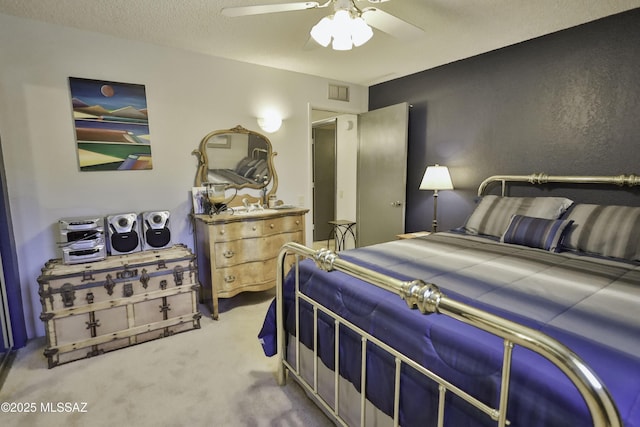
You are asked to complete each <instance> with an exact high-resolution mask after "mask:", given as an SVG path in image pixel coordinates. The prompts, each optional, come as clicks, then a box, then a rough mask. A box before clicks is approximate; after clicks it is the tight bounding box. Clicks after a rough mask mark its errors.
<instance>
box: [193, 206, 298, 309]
mask: <svg viewBox="0 0 640 427" xmlns="http://www.w3.org/2000/svg"><path fill="white" fill-rule="evenodd" d="M307 212H308V209H299V208H293V209H282V210H267V211H264V212H261V211H257V212H251V213H249V214H235V215H232V214H229V213H222V214H219V215H194V218H195V230H196V239H195V240H196V252H197V263H198V274H199V278H200V284H201V285H202V297H203V301H206V302H208V301H211V306H212V307H211V308H212V310H211V313H212V316H213V318H214V319H217V318H218V298H230V297H232V296H234V295H237V294H239V293H240V292H246V291H263V290H266V289H270V288H272V287H274V286H275V284H276V268H277V257H278V252H279V251H280V248H281V247H282V245H284V244H285V243H288V242H297V243H301V244H305V218H304V216H305V214H306V213H307Z"/></svg>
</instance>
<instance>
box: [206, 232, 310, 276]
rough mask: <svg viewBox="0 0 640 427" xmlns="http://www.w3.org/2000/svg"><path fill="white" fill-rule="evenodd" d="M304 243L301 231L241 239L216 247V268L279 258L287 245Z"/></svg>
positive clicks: (220, 243)
mask: <svg viewBox="0 0 640 427" xmlns="http://www.w3.org/2000/svg"><path fill="white" fill-rule="evenodd" d="M302 241H303V235H302V232H301V231H298V232H294V233H282V234H278V235H274V236H269V237H260V238H257V239H240V240H233V241H230V242H219V243H216V244H215V245H214V252H215V260H216V264H215V265H216V268H222V267H230V266H232V265H237V264H243V263H246V262H249V261H264V260H268V259H273V258H276V257H277V256H278V252H280V248H281V247H282V245H284V244H285V243H289V242H297V243H301V242H302Z"/></svg>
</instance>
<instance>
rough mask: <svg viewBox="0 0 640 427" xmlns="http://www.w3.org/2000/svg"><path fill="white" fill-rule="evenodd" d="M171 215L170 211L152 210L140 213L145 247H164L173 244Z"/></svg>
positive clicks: (146, 248)
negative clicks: (170, 225) (170, 224)
mask: <svg viewBox="0 0 640 427" xmlns="http://www.w3.org/2000/svg"><path fill="white" fill-rule="evenodd" d="M169 216H170V214H169V211H150V212H142V213H141V214H140V222H141V223H142V230H143V233H142V238H143V245H144V246H143V247H144V249H145V250H148V249H162V248H167V247H169V246H171V229H170V227H169Z"/></svg>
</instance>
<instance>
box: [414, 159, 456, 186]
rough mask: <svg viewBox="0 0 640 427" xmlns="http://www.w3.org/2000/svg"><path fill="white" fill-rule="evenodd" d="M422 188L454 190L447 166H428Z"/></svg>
mask: <svg viewBox="0 0 640 427" xmlns="http://www.w3.org/2000/svg"><path fill="white" fill-rule="evenodd" d="M420 190H453V183H452V182H451V175H449V169H448V168H447V167H446V166H440V165H437V164H436V165H435V166H428V167H427V170H425V171H424V176H423V177H422V182H421V183H420Z"/></svg>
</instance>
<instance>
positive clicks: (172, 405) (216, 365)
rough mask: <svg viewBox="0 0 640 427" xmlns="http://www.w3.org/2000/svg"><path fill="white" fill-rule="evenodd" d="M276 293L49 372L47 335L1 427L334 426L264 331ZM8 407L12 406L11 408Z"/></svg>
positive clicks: (26, 359)
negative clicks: (281, 372)
mask: <svg viewBox="0 0 640 427" xmlns="http://www.w3.org/2000/svg"><path fill="white" fill-rule="evenodd" d="M273 296H274V292H273V291H266V292H257V293H244V294H240V295H238V296H236V297H234V298H231V299H228V300H221V301H220V317H219V320H217V321H215V320H212V319H211V317H210V312H209V310H208V308H207V307H206V306H204V305H201V311H202V314H203V317H202V319H201V329H195V330H191V331H187V332H184V333H180V334H177V335H174V336H171V337H167V338H162V339H158V340H154V341H150V342H146V343H143V344H140V345H136V346H132V347H127V348H124V349H120V350H116V351H113V352H110V353H106V354H103V355H100V356H96V357H92V358H89V359H83V360H78V361H75V362H71V363H67V364H64V365H60V366H57V367H55V368H53V369H48V368H47V359H46V358H45V357H44V355H43V350H44V348H45V346H46V340H45V339H44V338H37V339H34V340H31V341H30V342H29V343H28V345H27V346H26V347H25V348H22V349H20V350H18V353H17V356H16V358H15V360H14V362H13V364H12V366H11V369H10V370H9V373H8V374H7V377H6V380H5V382H4V385H3V386H2V389H1V390H0V404H1V405H2V406H0V409H1V410H0V426H2V427H13V426H25V427H26V426H28V427H33V426H48V427H56V426H65V427H69V426H92V427H100V426H123V427H124V426H140V427H145V426H213V427H218V426H221V427H226V426H231V427H234V426H270V427H280V426H281V427H293V426H305V427H315V426H318V427H320V426H332V425H333V423H332V422H331V421H330V420H329V419H328V418H327V417H326V416H325V415H324V414H323V413H322V412H321V411H320V410H319V409H318V408H317V407H316V406H315V404H313V402H311V400H309V399H308V398H307V396H306V394H305V392H304V391H303V390H302V389H301V388H300V387H299V386H298V385H297V384H296V383H295V382H294V381H292V380H289V381H288V382H287V385H286V386H284V387H281V386H279V385H278V384H277V382H276V377H275V374H276V369H277V364H276V360H275V358H267V357H265V356H264V353H263V352H262V347H261V346H260V344H259V342H258V339H257V334H258V331H259V330H260V328H261V326H262V321H263V319H264V315H265V313H266V311H267V307H268V305H269V304H270V302H271V300H272V299H273ZM7 403H8V405H7Z"/></svg>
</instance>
